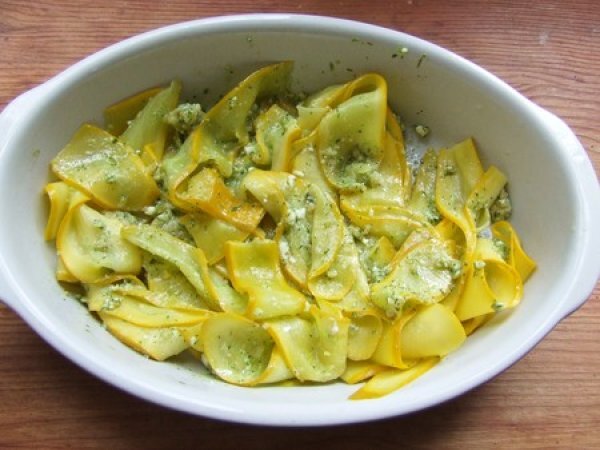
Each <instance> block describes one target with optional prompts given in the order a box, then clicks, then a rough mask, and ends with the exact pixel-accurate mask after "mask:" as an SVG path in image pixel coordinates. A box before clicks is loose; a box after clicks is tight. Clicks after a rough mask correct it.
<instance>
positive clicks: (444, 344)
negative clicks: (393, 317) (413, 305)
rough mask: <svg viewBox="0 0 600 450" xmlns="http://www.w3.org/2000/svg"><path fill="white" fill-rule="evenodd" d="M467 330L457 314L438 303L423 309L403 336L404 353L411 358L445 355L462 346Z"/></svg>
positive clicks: (406, 327) (405, 356)
mask: <svg viewBox="0 0 600 450" xmlns="http://www.w3.org/2000/svg"><path fill="white" fill-rule="evenodd" d="M465 339H466V334H465V330H464V329H463V327H462V325H461V323H460V321H459V320H458V319H457V318H456V316H455V315H454V314H453V313H452V311H450V310H449V309H448V308H446V307H445V306H444V305H441V304H439V303H436V304H435V305H427V306H423V307H421V308H419V310H418V311H417V313H416V314H415V315H414V316H413V317H412V318H411V319H410V320H409V321H408V322H407V323H406V324H405V325H404V327H403V328H402V333H401V335H400V340H401V347H402V350H401V353H402V356H403V357H404V358H407V359H420V358H427V357H430V356H445V355H447V354H448V353H450V352H453V351H454V350H456V349H457V348H458V347H460V346H461V345H462V343H463V342H464V340H465Z"/></svg>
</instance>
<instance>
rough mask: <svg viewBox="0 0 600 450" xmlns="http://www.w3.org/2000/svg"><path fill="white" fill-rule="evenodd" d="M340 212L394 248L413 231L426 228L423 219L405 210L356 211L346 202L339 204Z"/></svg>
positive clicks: (375, 208)
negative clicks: (390, 243)
mask: <svg viewBox="0 0 600 450" xmlns="http://www.w3.org/2000/svg"><path fill="white" fill-rule="evenodd" d="M340 208H341V210H342V212H343V213H344V214H345V215H346V217H348V219H350V221H351V222H352V223H353V224H355V225H358V226H359V227H360V228H362V229H367V230H369V233H371V234H372V235H374V236H378V237H381V236H385V237H387V238H388V239H389V240H390V241H391V242H392V244H394V246H395V247H396V248H399V247H400V246H401V245H402V243H403V242H404V240H405V239H406V238H407V237H408V236H409V235H410V234H411V233H412V232H413V231H415V230H417V229H419V228H423V227H428V226H429V224H428V223H427V222H426V221H424V219H423V218H422V217H420V216H418V215H416V214H414V213H412V212H411V211H410V210H408V209H406V208H399V207H395V206H381V205H375V206H371V207H369V208H367V209H365V210H356V209H354V208H353V205H351V204H348V202H347V201H345V200H342V201H341V202H340Z"/></svg>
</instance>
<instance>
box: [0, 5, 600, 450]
mask: <svg viewBox="0 0 600 450" xmlns="http://www.w3.org/2000/svg"><path fill="white" fill-rule="evenodd" d="M242 12H298V13H315V14H323V15H331V16H339V17H345V18H351V19H357V20H362V21H366V22H371V23H374V24H378V25H383V26H386V27H391V28H394V29H397V30H402V31H405V32H408V33H411V34H414V35H417V36H420V37H422V38H425V39H428V40H431V41H433V42H435V43H438V44H440V45H442V46H444V47H447V48H449V49H451V50H454V51H456V52H457V53H459V54H461V55H463V56H465V57H467V58H469V59H471V60H473V61H474V62H476V63H478V64H480V65H482V66H483V67H485V68H487V69H489V70H490V71H492V72H493V73H495V74H497V75H498V76H500V77H501V78H503V79H504V80H506V81H507V82H508V83H510V84H511V85H513V86H514V87H515V88H516V89H518V90H519V91H520V92H522V93H523V94H525V95H526V96H528V97H529V98H531V99H533V100H534V101H536V102H537V103H539V104H540V105H542V106H543V107H545V108H547V109H549V110H551V111H553V112H554V113H556V114H558V115H559V116H561V117H562V118H563V119H565V120H566V121H567V123H568V124H569V125H570V126H571V127H572V128H573V129H574V130H575V132H576V133H577V135H578V136H579V138H580V139H581V141H582V142H583V144H584V146H585V147H586V149H587V150H588V153H589V155H590V157H591V158H592V160H593V162H594V165H595V168H596V171H597V172H599V170H600V2H598V1H597V0H579V1H573V0H547V1H539V2H536V1H528V2H524V1H521V2H520V1H518V0H496V1H488V2H486V1H476V0H469V1H452V2H445V1H437V2H436V1H432V0H401V1H400V0H396V1H394V0H387V1H378V0H369V1H351V0H345V1H343V0H312V1H311V0H295V1H290V0H279V1H277V2H274V1H270V0H254V1H250V0H240V1H237V2H236V1H224V2H216V1H194V0H176V1H160V2H154V1H152V0H145V1H144V0H131V1H125V0H123V1H114V2H111V1H106V2H103V1H99V0H93V1H92V0H84V1H77V0H37V1H35V2H25V1H22V0H2V1H0V108H1V107H3V106H4V105H6V104H7V103H8V102H9V101H10V100H11V99H12V98H14V97H15V96H16V95H18V94H19V93H21V92H23V91H25V90H27V89H29V88H31V87H33V86H35V85H37V84H39V83H42V82H43V81H45V80H47V79H48V78H49V77H51V76H53V75H55V74H56V73H57V72H59V71H61V70H63V69H64V68H66V67H67V66H69V65H71V64H72V63H74V62H76V61H78V60H79V59H81V58H82V57H84V56H86V55H88V54H90V53H92V52H94V51H96V50H99V49H101V48H103V47H105V46H107V45H109V44H113V43H115V42H117V41H119V40H121V39H123V38H125V37H128V36H131V35H134V34H137V33H140V32H143V31H146V30H150V29H153V28H155V27H158V26H161V25H166V24H172V23H175V22H179V21H183V20H189V19H193V18H200V17H208V16H215V15H220V14H231V13H242ZM599 206H600V205H599ZM599 250H600V249H599ZM599 297H600V287H598V286H597V287H596V289H595V291H594V293H593V294H592V296H591V298H590V300H589V301H588V302H587V303H586V305H585V306H584V307H582V308H581V309H580V310H579V311H577V312H576V313H575V314H573V315H572V316H571V317H569V318H567V319H566V320H564V321H563V322H562V323H561V324H560V325H559V326H558V327H557V328H556V329H555V330H554V331H553V332H552V333H551V334H550V335H549V336H548V337H547V338H546V339H545V340H544V341H543V342H542V343H541V344H540V345H539V346H538V347H537V348H536V349H535V350H534V351H533V352H531V353H530V354H529V355H528V356H527V357H525V358H524V359H523V360H521V361H520V362H519V363H517V364H516V365H515V366H514V367H512V368H511V369H510V370H507V371H506V372H505V373H503V374H502V375H500V376H499V377H497V378H496V379H494V380H493V381H491V382H489V383H487V384H486V385H484V386H482V387H480V388H478V389H475V390H474V391H472V392H470V393H468V394H466V395H464V396H462V397H460V398H458V399H456V400H453V401H450V402H448V403H446V404H444V405H441V406H438V407H435V408H432V409H430V410H427V411H424V412H421V413H418V414H414V415H412V416H409V417H405V418H397V419H390V420H385V421H381V422H376V423H370V424H364V425H354V426H343V427H334V428H321V429H318V428H314V429H276V428H256V427H249V426H240V425H234V424H228V423H223V422H216V421H212V420H205V419H200V418H196V417H191V416H187V415H184V414H181V413H178V412H173V411H169V410H165V409H162V408H160V407H158V406H154V405H151V404H148V403H146V402H144V401H141V400H138V399H136V398H133V397H131V396H129V395H127V394H124V393H123V392H120V391H118V390H116V389H114V388H112V387H110V386H108V385H106V384H104V383H102V382H100V381H98V380H96V379H95V378H94V377H92V376H91V375H89V374H88V373H86V372H84V371H82V370H81V369H79V368H78V367H76V366H75V365H73V364H72V363H71V362H69V361H68V360H66V359H65V358H63V357H62V356H60V355H59V354H58V353H57V352H55V351H54V350H52V349H51V348H50V347H49V346H48V345H47V344H45V343H44V342H43V341H42V340H41V339H40V338H39V337H38V336H37V335H35V334H34V333H33V332H32V331H31V330H30V329H29V328H28V326H27V325H25V324H24V323H23V322H22V321H21V320H20V319H19V317H17V316H16V315H15V314H14V313H13V312H12V311H10V310H9V309H7V308H6V307H3V306H0V448H63V447H73V448H91V447H101V448H110V449H117V448H144V449H146V448H171V447H172V448H185V447H195V448H204V449H227V448H250V449H253V448H256V449H258V448H261V449H265V448H336V449H337V448H339V449H342V448H343V449H345V450H351V449H363V448H390V449H391V448H400V446H403V447H404V448H489V447H494V448H508V447H511V448H542V447H543V448H551V447H556V448H570V449H571V448H593V447H595V448H599V447H600V374H599V373H600V333H599V332H598V330H599V329H600V302H599V300H600V299H599Z"/></svg>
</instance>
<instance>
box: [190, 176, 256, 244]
mask: <svg viewBox="0 0 600 450" xmlns="http://www.w3.org/2000/svg"><path fill="white" fill-rule="evenodd" d="M181 198H183V199H184V200H185V201H186V203H187V204H188V205H190V206H191V207H192V211H193V209H197V210H201V211H203V212H205V213H206V214H209V215H211V216H213V217H215V218H217V219H221V220H224V221H226V222H229V223H231V224H232V225H235V226H236V227H237V228H239V229H240V230H243V231H247V232H252V231H254V230H255V229H256V227H257V226H258V224H259V223H260V221H261V220H262V218H263V215H264V213H265V210H264V209H263V208H262V207H261V206H260V205H259V204H257V203H248V202H246V201H243V200H240V199H239V198H237V197H235V196H234V195H233V193H232V192H231V191H230V190H229V188H228V187H227V186H225V183H224V182H223V179H222V178H221V176H220V175H219V173H218V172H217V171H216V170H215V169H210V168H205V169H202V170H201V171H200V172H198V173H197V174H196V175H194V176H193V177H192V178H191V179H190V180H189V186H188V189H187V191H186V192H185V194H182V195H181Z"/></svg>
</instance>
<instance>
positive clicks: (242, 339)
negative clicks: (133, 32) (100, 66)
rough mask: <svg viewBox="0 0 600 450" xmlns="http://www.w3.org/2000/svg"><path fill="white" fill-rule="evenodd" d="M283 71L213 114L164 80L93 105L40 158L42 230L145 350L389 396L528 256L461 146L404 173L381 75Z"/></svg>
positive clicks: (503, 196)
mask: <svg viewBox="0 0 600 450" xmlns="http://www.w3.org/2000/svg"><path fill="white" fill-rule="evenodd" d="M292 67H293V66H292V64H291V63H289V62H284V63H280V64H275V65H271V66H268V67H264V68H262V69H260V70H258V71H256V72H254V73H253V74H251V75H250V76H249V77H248V78H246V79H245V80H243V81H242V82H241V83H240V84H239V85H238V86H236V87H235V88H234V89H233V90H231V91H230V92H229V93H227V94H226V95H225V96H224V97H223V98H222V99H221V100H220V101H219V102H218V103H217V104H216V105H214V106H213V107H212V108H211V109H210V110H209V111H208V112H206V113H204V112H203V111H202V110H201V107H200V105H197V104H188V103H182V104H180V99H179V96H180V91H181V86H180V84H179V83H178V82H176V81H174V82H172V83H171V84H170V86H168V87H166V88H155V89H151V90H148V91H144V92H142V93H140V94H137V95H135V96H133V97H131V98H128V99H126V100H123V101H121V102H119V103H117V104H115V105H113V106H111V107H109V108H108V109H106V111H105V119H106V125H105V129H102V128H99V127H97V126H94V125H90V124H85V125H83V126H82V127H81V128H80V129H79V130H78V131H77V132H76V133H75V135H74V136H73V138H72V139H71V141H70V142H69V143H68V144H67V145H66V146H65V147H64V148H63V149H62V150H61V151H60V153H59V154H58V155H57V156H56V157H55V158H54V160H53V161H52V164H51V166H52V171H53V173H54V174H55V175H56V176H57V177H58V179H59V181H55V182H51V183H49V184H48V185H47V186H46V192H47V194H48V197H49V199H50V214H49V218H48V224H47V228H46V232H45V237H46V239H47V240H54V239H55V241H56V249H57V271H56V277H57V279H58V280H59V281H61V282H63V283H65V286H69V288H70V289H71V290H74V289H75V290H76V289H80V290H81V295H82V297H81V298H82V301H84V302H85V303H86V304H87V307H88V308H89V310H90V311H92V312H94V313H95V314H97V316H98V317H99V318H100V320H101V321H102V322H103V323H104V325H105V326H106V328H107V329H108V330H109V331H110V332H111V333H113V334H114V335H115V336H116V337H117V338H118V339H120V340H121V341H122V342H124V343H125V344H127V345H129V346H130V347H132V348H134V349H136V350H137V351H139V352H141V353H143V354H145V355H148V356H149V357H151V358H154V359H156V360H164V359H167V358H169V357H171V356H173V355H176V354H179V353H181V352H183V351H185V350H190V351H192V352H193V353H194V354H196V355H197V356H198V357H199V358H200V360H201V361H202V363H203V364H204V365H205V366H206V367H208V368H209V369H210V371H211V372H212V373H214V374H215V375H216V376H218V377H219V378H221V379H223V380H225V381H227V382H229V383H234V384H237V385H243V386H253V385H257V384H266V383H278V382H283V381H287V380H296V381H298V382H328V381H332V380H337V379H341V380H343V381H345V382H347V383H359V382H362V381H367V382H366V383H365V384H364V385H363V386H362V387H361V388H360V389H359V390H358V391H357V392H356V393H354V394H353V395H352V397H351V398H355V399H360V398H373V397H378V396H382V395H385V394H387V393H389V392H391V391H393V390H395V389H397V388H399V387H401V386H403V385H404V384H406V383H408V382H410V381H411V380H413V379H415V378H416V377H418V376H420V375H421V374H423V373H424V372H426V371H427V370H429V369H430V368H431V367H433V366H434V365H435V364H436V363H437V362H438V361H439V359H440V358H441V357H444V356H445V355H447V354H449V353H450V352H452V351H454V350H456V349H457V348H458V347H460V346H461V344H462V343H463V341H464V340H465V338H466V336H467V335H468V334H470V333H472V332H473V331H474V330H475V329H477V328H478V327H479V326H481V325H482V324H483V323H485V322H486V321H487V320H488V319H490V317H492V316H493V315H494V314H496V313H497V312H498V311H500V310H503V309H507V308H513V307H515V306H516V305H517V304H518V303H519V301H520V299H521V296H522V285H523V282H524V281H525V280H526V279H527V278H528V277H529V276H530V274H531V273H532V271H533V270H534V268H535V264H534V262H533V261H532V260H531V259H530V258H529V257H528V256H527V255H526V254H525V252H524V251H523V250H522V248H521V246H520V243H519V239H518V237H517V235H516V233H515V231H514V230H513V228H512V227H511V225H510V224H509V223H508V222H507V221H506V220H501V219H505V218H506V217H507V216H508V214H509V212H510V200H509V197H508V195H507V192H506V189H505V185H506V182H507V180H506V177H505V176H504V174H503V173H502V172H501V171H500V170H498V169H497V168H495V167H490V168H488V169H487V170H484V168H483V167H482V165H481V162H480V160H479V158H478V155H477V151H476V149H475V146H474V143H473V141H472V140H471V139H467V140H465V141H464V142H461V143H459V144H457V145H455V146H454V147H452V148H449V149H441V150H439V151H434V150H429V151H427V152H426V153H425V154H424V155H423V158H422V160H421V162H420V164H419V165H418V166H417V167H411V166H410V165H409V164H408V163H407V158H406V155H405V148H404V139H403V131H402V128H401V126H400V124H399V122H398V120H397V118H396V116H395V115H394V114H393V112H392V111H391V110H390V108H389V107H388V104H387V84H386V82H385V80H384V79H383V78H382V77H381V76H379V75H377V74H366V75H363V76H361V77H358V78H356V79H355V80H353V81H350V82H348V83H346V84H340V85H334V86H329V87H327V88H325V89H323V90H322V91H320V92H317V93H315V94H313V95H310V96H308V97H306V98H303V99H302V100H297V99H294V98H293V97H292V96H291V95H290V93H289V84H290V76H291V71H292ZM288 383H289V381H288Z"/></svg>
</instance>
